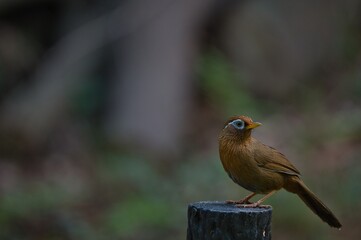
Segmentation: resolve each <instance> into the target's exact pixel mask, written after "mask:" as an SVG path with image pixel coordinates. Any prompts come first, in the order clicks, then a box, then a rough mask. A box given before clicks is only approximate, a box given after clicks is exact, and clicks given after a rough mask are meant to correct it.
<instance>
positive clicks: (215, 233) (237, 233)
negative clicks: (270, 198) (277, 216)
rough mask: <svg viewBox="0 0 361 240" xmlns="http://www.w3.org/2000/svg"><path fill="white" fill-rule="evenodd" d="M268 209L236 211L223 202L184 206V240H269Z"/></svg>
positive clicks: (269, 219) (269, 218)
mask: <svg viewBox="0 0 361 240" xmlns="http://www.w3.org/2000/svg"><path fill="white" fill-rule="evenodd" d="M271 217H272V208H271V207H270V208H238V207H235V206H234V205H233V204H226V203H224V202H197V203H192V204H190V205H189V206H188V230H187V240H211V239H212V240H216V239H217V240H218V239H219V240H220V239H226V240H235V239H242V240H251V239H252V240H255V239H262V240H265V239H267V240H269V239H271Z"/></svg>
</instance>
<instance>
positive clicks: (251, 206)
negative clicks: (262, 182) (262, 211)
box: [236, 202, 271, 208]
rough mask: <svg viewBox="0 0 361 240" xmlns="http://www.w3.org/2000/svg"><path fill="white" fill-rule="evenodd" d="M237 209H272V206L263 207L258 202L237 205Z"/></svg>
mask: <svg viewBox="0 0 361 240" xmlns="http://www.w3.org/2000/svg"><path fill="white" fill-rule="evenodd" d="M236 207H239V208H270V207H271V206H270V205H261V204H260V203H258V202H255V203H251V204H236Z"/></svg>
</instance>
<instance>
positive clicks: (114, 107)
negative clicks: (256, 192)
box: [0, 0, 361, 240]
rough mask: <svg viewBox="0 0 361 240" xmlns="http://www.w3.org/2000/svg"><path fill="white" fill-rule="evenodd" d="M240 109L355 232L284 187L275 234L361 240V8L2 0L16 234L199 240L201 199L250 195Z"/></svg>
mask: <svg viewBox="0 0 361 240" xmlns="http://www.w3.org/2000/svg"><path fill="white" fill-rule="evenodd" d="M238 114H244V115H249V116H251V117H252V118H253V119H254V120H255V121H260V122H262V123H263V126H262V127H261V128H258V129H257V130H256V131H255V132H254V136H255V137H257V138H258V139H260V140H261V141H262V142H264V143H266V144H268V145H270V146H273V147H275V148H277V149H279V150H280V151H281V152H283V153H284V154H285V155H286V156H288V158H289V159H290V160H291V161H292V162H293V163H294V165H296V166H297V167H298V168H299V170H300V171H301V172H302V173H303V178H304V180H305V182H306V183H307V185H308V186H309V187H310V188H311V189H312V190H313V191H314V192H315V193H317V195H318V196H319V197H320V198H321V199H322V200H323V201H324V202H325V203H326V204H327V205H328V206H329V207H330V208H331V209H332V210H333V211H334V213H335V215H336V216H338V217H339V219H340V221H341V222H342V224H343V226H344V227H343V229H342V230H341V231H338V230H335V229H331V228H329V227H328V226H327V225H326V224H325V223H323V222H321V221H320V220H319V219H318V218H317V217H316V216H315V215H314V214H313V213H312V212H311V211H310V210H309V209H308V208H307V207H306V206H305V205H304V204H303V203H302V202H301V201H300V200H299V199H298V198H297V196H295V195H293V194H290V193H287V192H285V191H284V190H282V191H280V192H279V193H278V194H276V195H275V196H273V197H272V198H271V199H269V201H268V204H271V205H272V206H273V208H274V212H273V225H272V235H273V237H274V238H275V239H278V240H282V239H284V240H286V239H294V240H298V239H300V240H301V239H319V240H322V239H328V240H336V239H340V240H341V239H359V236H360V234H361V225H360V222H361V214H360V212H361V203H360V197H361V186H360V180H361V164H360V158H361V5H360V2H359V1H357V0H345V1H337V0H330V1H321V0H316V1H287V0H273V1H266V0H254V1H234V0H226V1H224V0H199V1H192V0H153V1H146V0H132V1H130V0H118V1H117V0H103V1H100V0H73V1H70V0H63V1H60V0H53V1H46V0H16V1H14V0H3V1H1V2H0V226H1V227H0V238H1V239H37V240H39V239H130V240H132V239H142V240H143V239H144V240H147V239H185V236H186V227H187V221H186V209H187V204H188V203H190V202H194V201H201V200H226V199H240V198H241V197H243V196H245V195H246V194H247V193H248V192H247V191H246V190H244V189H242V188H240V187H238V186H236V185H235V184H234V183H233V182H232V181H231V180H230V179H229V178H228V176H227V174H226V173H225V172H224V171H223V169H222V166H221V164H220V161H219V157H218V145H217V137H218V133H219V131H220V129H221V128H222V125H223V122H224V121H225V120H226V119H227V118H228V117H229V116H231V115H238Z"/></svg>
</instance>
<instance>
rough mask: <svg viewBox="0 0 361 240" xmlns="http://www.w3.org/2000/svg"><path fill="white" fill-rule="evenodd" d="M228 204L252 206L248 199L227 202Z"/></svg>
mask: <svg viewBox="0 0 361 240" xmlns="http://www.w3.org/2000/svg"><path fill="white" fill-rule="evenodd" d="M226 204H236V205H242V204H252V203H251V202H250V201H248V200H247V199H241V200H238V201H235V200H227V201H226Z"/></svg>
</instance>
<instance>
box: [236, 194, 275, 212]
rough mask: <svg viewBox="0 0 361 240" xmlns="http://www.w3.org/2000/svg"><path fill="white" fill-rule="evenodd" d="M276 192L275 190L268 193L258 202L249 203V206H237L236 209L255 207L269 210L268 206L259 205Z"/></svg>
mask: <svg viewBox="0 0 361 240" xmlns="http://www.w3.org/2000/svg"><path fill="white" fill-rule="evenodd" d="M275 192H276V190H273V191H271V192H269V193H267V195H266V196H264V197H263V198H261V199H260V200H258V201H257V202H255V203H251V204H237V205H236V206H237V207H244V208H256V207H260V208H269V207H270V206H269V205H261V203H262V202H263V201H265V200H266V199H267V198H269V197H270V196H272V195H273V194H274V193H275Z"/></svg>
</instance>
